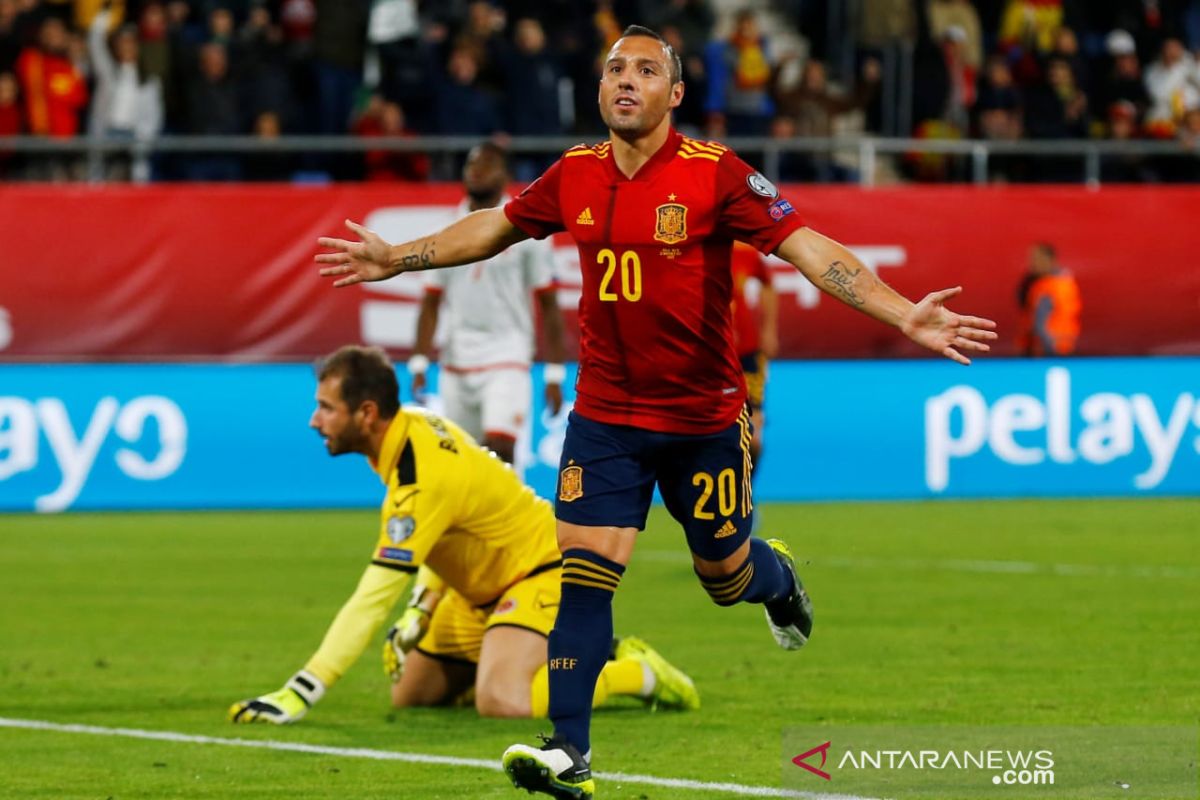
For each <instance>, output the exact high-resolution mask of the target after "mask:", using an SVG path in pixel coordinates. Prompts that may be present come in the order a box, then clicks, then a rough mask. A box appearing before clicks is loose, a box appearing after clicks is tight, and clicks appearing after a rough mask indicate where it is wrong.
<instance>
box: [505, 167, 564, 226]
mask: <svg viewBox="0 0 1200 800" xmlns="http://www.w3.org/2000/svg"><path fill="white" fill-rule="evenodd" d="M562 164H563V161H562V159H561V158H560V159H559V160H558V161H555V162H554V163H553V164H551V165H550V169H548V170H546V171H545V172H543V173H542V176H541V177H540V178H538V179H537V180H535V181H534V182H533V183H531V184H529V185H528V186H526V187H525V191H523V192H521V193H520V194H519V195H517V196H516V197H515V198H513V199H512V200H510V201H508V203H507V204H506V205H505V206H504V215H505V216H506V217H508V221H509V222H511V223H512V224H513V225H516V226H517V227H518V228H520V229H521V230H522V231H524V232H525V233H526V234H528V235H529V236H531V237H532V238H534V239H545V238H546V237H547V236H549V235H550V234H552V233H558V232H559V231H564V230H566V226H565V225H563V221H562V212H561V211H560V210H559V205H558V190H559V183H560V181H561V179H562Z"/></svg>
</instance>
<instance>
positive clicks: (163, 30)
mask: <svg viewBox="0 0 1200 800" xmlns="http://www.w3.org/2000/svg"><path fill="white" fill-rule="evenodd" d="M138 39H139V40H140V46H139V48H138V56H139V66H140V67H141V69H142V75H143V76H145V77H146V78H158V82H159V85H161V86H162V89H163V94H164V95H169V94H170V91H171V88H172V85H173V84H172V82H171V78H172V75H171V47H170V44H169V43H168V41H167V12H166V10H165V9H164V8H163V6H162V4H161V3H157V2H151V3H147V4H146V5H144V6H142V12H141V15H140V16H139V17H138Z"/></svg>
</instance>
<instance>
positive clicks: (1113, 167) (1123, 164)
mask: <svg viewBox="0 0 1200 800" xmlns="http://www.w3.org/2000/svg"><path fill="white" fill-rule="evenodd" d="M1107 116H1108V118H1107V132H1108V138H1109V139H1110V140H1112V141H1114V142H1131V141H1134V140H1135V139H1137V138H1138V110H1137V106H1135V105H1134V104H1133V103H1131V102H1130V101H1128V100H1117V101H1116V102H1114V103H1113V104H1112V105H1110V106H1109V107H1108V115H1107ZM1156 178H1157V176H1156V175H1155V173H1154V171H1153V170H1152V169H1150V167H1149V166H1148V165H1147V163H1146V159H1145V158H1144V157H1143V156H1140V155H1135V154H1132V153H1106V154H1104V155H1103V156H1101V158H1100V180H1101V181H1103V182H1104V183H1138V182H1142V181H1153V180H1156Z"/></svg>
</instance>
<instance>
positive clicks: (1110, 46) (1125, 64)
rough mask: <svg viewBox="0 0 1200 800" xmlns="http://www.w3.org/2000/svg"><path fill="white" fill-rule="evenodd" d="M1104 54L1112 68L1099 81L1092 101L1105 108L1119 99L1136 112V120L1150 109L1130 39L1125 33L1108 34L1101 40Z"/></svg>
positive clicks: (1139, 67) (1113, 32)
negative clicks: (1103, 42) (1131, 105)
mask: <svg viewBox="0 0 1200 800" xmlns="http://www.w3.org/2000/svg"><path fill="white" fill-rule="evenodd" d="M1105 51H1106V52H1107V53H1108V55H1109V57H1110V58H1111V59H1112V67H1111V68H1110V69H1109V71H1108V74H1107V76H1106V77H1105V79H1104V80H1103V81H1102V82H1100V84H1099V91H1098V95H1099V96H1098V97H1097V98H1096V99H1097V100H1098V102H1099V103H1100V105H1101V107H1103V108H1107V109H1111V108H1112V107H1113V105H1114V104H1116V103H1118V102H1120V101H1122V100H1124V101H1127V102H1130V103H1132V104H1133V106H1134V108H1136V109H1137V118H1138V120H1139V121H1140V120H1141V119H1142V117H1143V116H1144V115H1145V113H1146V110H1147V109H1148V108H1149V107H1150V95H1149V94H1148V93H1147V92H1146V84H1145V81H1144V80H1143V78H1142V67H1141V64H1140V63H1139V62H1138V57H1137V48H1136V45H1135V44H1134V41H1133V37H1132V36H1131V35H1129V32H1128V31H1123V30H1119V29H1118V30H1115V31H1112V32H1111V33H1109V34H1108V37H1107V38H1106V39H1105Z"/></svg>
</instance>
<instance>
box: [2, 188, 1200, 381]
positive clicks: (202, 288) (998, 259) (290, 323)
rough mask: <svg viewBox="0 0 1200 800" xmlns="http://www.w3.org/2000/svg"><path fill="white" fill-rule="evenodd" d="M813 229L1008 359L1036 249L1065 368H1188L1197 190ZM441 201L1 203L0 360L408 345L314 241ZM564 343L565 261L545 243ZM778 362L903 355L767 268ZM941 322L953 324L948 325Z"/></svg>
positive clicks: (32, 195) (931, 201)
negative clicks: (1078, 327)
mask: <svg viewBox="0 0 1200 800" xmlns="http://www.w3.org/2000/svg"><path fill="white" fill-rule="evenodd" d="M785 194H786V195H787V196H788V197H789V198H790V199H791V200H792V202H793V204H794V205H795V206H796V208H797V210H798V211H799V212H800V214H801V215H803V216H804V218H805V219H806V220H807V221H808V222H809V224H810V225H812V226H813V227H814V228H815V229H817V230H819V231H821V232H822V233H825V234H827V235H829V236H832V237H833V238H835V239H838V240H840V241H842V242H844V243H845V244H847V245H849V246H850V247H851V248H852V249H854V250H855V251H856V252H857V253H858V255H859V256H860V257H861V258H863V260H864V261H866V262H867V263H868V264H869V265H870V266H871V267H872V268H874V269H876V270H877V271H878V273H879V274H880V275H881V276H882V277H883V278H884V279H885V280H886V281H888V282H889V283H891V284H892V285H893V286H895V287H896V288H897V289H898V290H899V291H901V292H903V293H904V294H906V295H908V296H909V297H913V298H916V297H918V296H920V295H922V294H924V293H925V292H927V291H930V290H933V289H939V288H943V287H946V286H954V285H959V284H961V285H962V286H963V287H964V289H965V291H964V293H963V296H962V298H961V300H960V301H958V302H957V303H955V304H953V305H957V306H960V307H961V308H963V309H969V310H970V311H971V312H972V313H978V314H981V315H985V316H990V317H992V318H994V319H996V320H997V321H998V322H999V323H1000V330H1001V340H1000V343H999V346H998V347H997V348H996V350H997V352H998V353H999V354H1011V353H1013V352H1014V344H1013V342H1014V335H1015V332H1016V325H1017V318H1018V314H1017V308H1016V300H1015V294H1016V287H1017V284H1018V282H1019V280H1020V277H1021V274H1022V272H1023V270H1024V267H1025V263H1026V258H1027V255H1026V254H1027V251H1028V248H1029V246H1030V244H1032V243H1033V242H1036V241H1048V242H1052V243H1053V244H1054V245H1055V246H1056V247H1057V249H1058V252H1059V254H1060V259H1061V261H1062V262H1063V264H1064V265H1065V266H1067V267H1069V268H1070V269H1071V270H1073V271H1074V272H1075V274H1076V275H1077V277H1078V280H1079V284H1080V288H1081V293H1082V296H1083V309H1084V310H1083V324H1082V328H1083V332H1082V336H1081V339H1080V352H1081V353H1082V354H1142V353H1197V352H1200V268H1198V266H1197V261H1200V228H1198V223H1197V220H1198V219H1200V188H1174V187H1172V188H1164V187H1130V188H1123V187H1122V188H1107V187H1106V188H1104V189H1101V190H1098V191H1094V190H1087V189H1085V188H1080V187H1046V188H1041V187H999V188H971V187H938V188H896V189H875V190H861V189H856V188H850V187H810V186H793V187H787V188H786V189H785ZM459 199H460V191H459V189H458V188H457V187H455V186H452V185H451V186H445V185H444V186H408V185H401V184H397V185H391V186H379V185H370V186H357V185H340V186H339V185H334V186H324V187H311V186H303V187H301V186H246V185H237V186H233V185H231V186H148V187H124V186H103V187H57V186H7V187H2V188H0V241H2V242H3V254H2V255H0V359H36V360H50V359H75V358H102V359H115V360H119V359H131V358H132V359H137V358H153V359H174V358H190V357H197V358H231V359H251V360H257V359H272V360H277V359H308V358H312V357H314V356H317V355H319V354H322V353H326V352H328V351H330V350H332V349H334V348H335V347H337V346H340V345H342V344H344V343H347V342H372V343H377V344H383V345H385V346H387V347H389V348H390V349H392V350H393V351H394V352H396V353H397V354H403V353H404V352H405V351H406V350H407V349H408V347H409V346H410V345H411V342H412V338H413V328H414V326H415V317H416V301H417V300H418V299H419V297H420V296H421V294H422V292H423V289H422V284H421V278H420V277H419V276H416V275H407V276H402V277H401V278H398V279H395V280H393V281H388V282H385V283H382V284H369V285H365V286H356V287H352V288H349V289H341V290H334V289H331V288H330V287H329V285H328V282H327V281H325V280H323V279H321V278H319V277H318V275H317V271H316V267H315V265H314V264H313V263H312V257H313V255H314V254H315V253H316V252H317V247H316V238H317V237H318V236H321V235H328V234H340V233H341V232H342V231H343V228H342V220H343V219H344V218H347V217H349V218H352V219H357V220H365V221H366V223H367V224H368V225H369V226H370V227H373V228H375V229H376V230H378V231H380V233H381V234H383V236H384V237H385V238H389V239H391V240H399V239H403V238H409V237H412V236H417V235H420V234H422V233H425V232H428V231H430V230H432V229H434V228H435V227H436V226H440V225H442V224H444V223H446V222H449V221H450V220H451V219H452V218H453V215H454V206H455V204H456V203H457V202H458V201H459ZM557 245H558V247H557V248H556V253H557V258H558V268H559V273H560V278H561V281H562V290H561V292H560V297H561V301H562V303H563V307H564V309H567V310H568V329H569V330H573V328H574V325H573V323H574V314H573V311H574V306H575V303H576V302H577V301H578V297H579V273H578V269H579V267H578V261H577V258H576V256H575V250H574V248H573V247H572V245H571V242H570V239H569V238H563V239H562V240H561V241H558V242H557ZM772 272H773V275H774V276H775V277H776V284H777V287H778V289H779V290H780V293H781V311H782V313H781V318H782V320H781V326H782V330H781V344H782V353H781V356H782V357H785V358H858V357H890V356H910V355H918V351H917V349H916V348H914V347H913V346H912V345H910V344H909V343H908V342H907V341H906V340H905V339H904V338H903V337H902V336H900V335H899V334H898V333H896V332H895V331H891V330H888V329H887V328H884V327H883V326H881V325H879V324H877V323H875V322H872V321H871V320H869V319H867V318H865V317H863V316H862V315H860V314H855V313H852V312H850V311H849V310H848V309H846V308H845V307H844V306H842V305H841V304H840V303H839V302H837V301H836V300H834V299H832V298H831V297H829V296H827V295H823V294H822V293H821V292H819V291H818V290H817V289H816V288H815V287H813V286H812V285H811V284H809V283H808V282H807V281H805V280H804V279H803V278H802V277H801V276H800V275H799V274H798V273H797V272H796V271H795V270H794V269H792V268H791V267H790V266H787V265H785V264H783V263H782V262H775V261H773V262H772ZM953 305H952V307H953Z"/></svg>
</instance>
